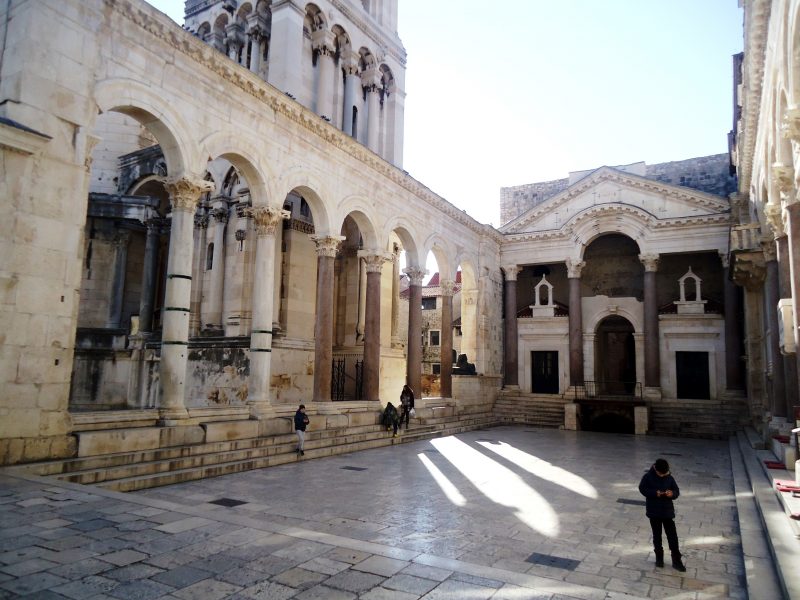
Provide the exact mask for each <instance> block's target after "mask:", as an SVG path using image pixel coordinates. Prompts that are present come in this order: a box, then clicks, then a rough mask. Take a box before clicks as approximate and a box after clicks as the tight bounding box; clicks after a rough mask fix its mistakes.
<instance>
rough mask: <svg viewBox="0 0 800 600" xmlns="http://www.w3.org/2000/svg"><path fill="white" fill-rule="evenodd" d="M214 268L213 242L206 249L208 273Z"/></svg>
mask: <svg viewBox="0 0 800 600" xmlns="http://www.w3.org/2000/svg"><path fill="white" fill-rule="evenodd" d="M213 267H214V242H211V243H210V244H209V245H208V248H207V249H206V271H210V270H211V269H212V268H213Z"/></svg>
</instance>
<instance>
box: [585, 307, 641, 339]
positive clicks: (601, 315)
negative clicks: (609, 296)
mask: <svg viewBox="0 0 800 600" xmlns="http://www.w3.org/2000/svg"><path fill="white" fill-rule="evenodd" d="M614 316H617V317H622V318H624V319H625V320H627V321H628V322H629V323H630V324H631V325H633V332H634V333H644V321H643V317H641V316H639V315H636V314H635V313H633V312H631V311H629V310H628V309H626V308H624V307H621V306H617V307H615V308H614V309H611V308H606V309H605V310H599V311H597V312H596V313H595V314H593V315H591V316H590V318H589V319H588V320H587V321H586V322H585V323H584V326H583V329H584V331H585V332H587V333H595V332H596V331H597V328H598V326H599V325H600V323H601V322H602V321H603V320H605V319H606V318H608V317H614Z"/></svg>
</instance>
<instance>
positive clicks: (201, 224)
mask: <svg viewBox="0 0 800 600" xmlns="http://www.w3.org/2000/svg"><path fill="white" fill-rule="evenodd" d="M194 226H195V227H196V228H197V229H205V228H206V227H208V213H205V212H196V213H195V214H194ZM148 227H149V225H148Z"/></svg>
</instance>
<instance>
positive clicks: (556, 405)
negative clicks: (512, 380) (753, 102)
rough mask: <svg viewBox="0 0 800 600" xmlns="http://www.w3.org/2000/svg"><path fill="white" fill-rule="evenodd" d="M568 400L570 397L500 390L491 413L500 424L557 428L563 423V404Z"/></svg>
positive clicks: (567, 402) (568, 401)
mask: <svg viewBox="0 0 800 600" xmlns="http://www.w3.org/2000/svg"><path fill="white" fill-rule="evenodd" d="M570 402H572V400H571V399H564V398H562V397H560V396H553V395H547V394H526V393H524V392H521V391H519V390H502V391H501V392H500V393H499V394H498V396H497V400H495V403H494V410H493V414H494V416H495V418H496V419H497V421H498V422H499V423H502V424H514V423H519V424H525V425H533V426H535V427H546V428H550V429H559V428H561V427H563V425H564V405H565V404H569V403H570Z"/></svg>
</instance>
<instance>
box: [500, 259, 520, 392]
mask: <svg viewBox="0 0 800 600" xmlns="http://www.w3.org/2000/svg"><path fill="white" fill-rule="evenodd" d="M519 270H520V269H519V267H518V266H516V265H508V266H505V267H503V271H504V272H505V274H506V285H505V313H506V316H505V327H504V329H503V334H504V335H503V337H504V342H505V343H504V353H505V360H504V361H503V366H504V370H505V377H504V380H503V381H504V383H505V386H506V387H519V373H518V370H519V368H518V363H517V361H518V357H517V347H518V346H517V343H518V342H517V273H519Z"/></svg>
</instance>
